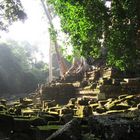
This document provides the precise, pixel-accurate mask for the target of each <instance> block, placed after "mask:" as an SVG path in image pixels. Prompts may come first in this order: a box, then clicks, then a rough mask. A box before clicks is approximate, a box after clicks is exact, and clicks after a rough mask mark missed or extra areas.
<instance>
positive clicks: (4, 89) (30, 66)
mask: <svg viewBox="0 0 140 140" xmlns="http://www.w3.org/2000/svg"><path fill="white" fill-rule="evenodd" d="M22 45H23V46H22ZM22 45H20V44H18V43H16V42H14V41H11V42H9V43H7V44H0V79H1V81H0V93H1V94H2V93H23V92H31V91H33V90H35V89H36V87H37V84H39V83H44V82H45V81H46V78H47V76H48V65H47V64H46V63H45V62H42V61H34V59H35V56H34V51H35V50H34V49H31V48H33V46H31V45H30V44H29V43H22ZM35 52H36V51H35Z"/></svg>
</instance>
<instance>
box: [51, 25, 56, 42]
mask: <svg viewBox="0 0 140 140" xmlns="http://www.w3.org/2000/svg"><path fill="white" fill-rule="evenodd" d="M49 33H50V38H51V40H52V41H53V42H55V41H56V38H57V32H56V30H55V29H54V27H53V25H51V27H50V28H49Z"/></svg>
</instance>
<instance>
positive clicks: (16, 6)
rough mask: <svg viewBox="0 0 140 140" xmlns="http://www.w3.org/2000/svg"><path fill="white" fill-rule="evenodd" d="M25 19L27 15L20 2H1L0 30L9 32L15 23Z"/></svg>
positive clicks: (15, 0) (18, 0) (12, 0)
mask: <svg viewBox="0 0 140 140" xmlns="http://www.w3.org/2000/svg"><path fill="white" fill-rule="evenodd" d="M24 19H26V14H25V12H24V10H23V7H22V5H21V2H20V0H1V1H0V30H7V28H8V26H9V25H10V24H12V23H13V22H14V21H17V20H24Z"/></svg>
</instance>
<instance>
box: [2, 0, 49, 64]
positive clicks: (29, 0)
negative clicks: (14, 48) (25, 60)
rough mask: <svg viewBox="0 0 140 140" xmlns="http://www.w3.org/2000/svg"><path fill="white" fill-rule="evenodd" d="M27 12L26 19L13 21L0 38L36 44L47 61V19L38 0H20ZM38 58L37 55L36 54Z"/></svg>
mask: <svg viewBox="0 0 140 140" xmlns="http://www.w3.org/2000/svg"><path fill="white" fill-rule="evenodd" d="M21 2H22V5H23V7H24V10H25V12H26V14H27V17H28V18H27V20H26V21H25V22H24V23H22V22H20V21H18V22H15V23H13V25H12V26H10V27H9V32H8V33H6V32H3V33H1V39H2V40H6V39H13V40H15V41H28V42H29V43H30V44H31V45H33V46H38V48H39V50H41V51H42V53H43V55H44V61H46V62H48V61H49V60H48V58H49V57H48V56H49V45H50V40H49V33H48V28H49V24H48V20H47V17H46V16H45V13H44V9H43V7H42V5H41V1H40V0H21ZM37 57H38V59H41V58H39V56H37Z"/></svg>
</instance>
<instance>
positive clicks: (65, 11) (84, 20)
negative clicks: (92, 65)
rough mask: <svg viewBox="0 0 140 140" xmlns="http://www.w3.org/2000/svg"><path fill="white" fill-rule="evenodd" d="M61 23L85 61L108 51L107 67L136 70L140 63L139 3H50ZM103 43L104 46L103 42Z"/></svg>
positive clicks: (114, 0)
mask: <svg viewBox="0 0 140 140" xmlns="http://www.w3.org/2000/svg"><path fill="white" fill-rule="evenodd" d="M48 3H49V4H50V5H52V6H53V7H54V10H55V12H56V13H57V14H58V16H59V17H60V19H61V26H62V30H63V31H64V32H65V33H66V34H68V35H69V37H70V41H71V44H72V46H73V47H74V50H78V51H79V54H80V55H83V56H85V57H88V56H93V57H94V58H99V57H101V56H102V50H101V48H102V46H103V47H105V48H106V49H107V54H106V60H107V63H108V65H110V66H115V67H118V68H119V69H121V70H126V69H131V70H132V69H135V68H136V65H137V61H139V59H140V49H139V46H140V31H139V30H140V22H139V21H140V10H139V9H140V2H139V0H129V1H128V0H121V1H120V0H112V1H111V7H110V8H108V7H107V6H106V3H105V1H103V0H77V1H74V0H67V1H66V0H48ZM101 40H102V41H103V42H102V41H101Z"/></svg>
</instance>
